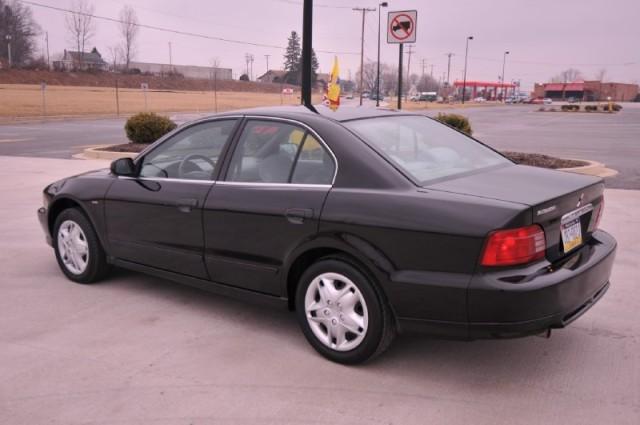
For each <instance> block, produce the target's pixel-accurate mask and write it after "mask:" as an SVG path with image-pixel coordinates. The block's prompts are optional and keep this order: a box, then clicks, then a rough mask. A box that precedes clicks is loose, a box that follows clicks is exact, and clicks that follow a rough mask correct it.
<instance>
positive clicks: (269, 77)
mask: <svg viewBox="0 0 640 425" xmlns="http://www.w3.org/2000/svg"><path fill="white" fill-rule="evenodd" d="M286 75H287V71H280V70H278V69H270V70H268V71H267V72H265V73H264V74H262V75H261V76H259V77H258V78H257V80H258V82H259V83H283V82H284V77H285V76H286Z"/></svg>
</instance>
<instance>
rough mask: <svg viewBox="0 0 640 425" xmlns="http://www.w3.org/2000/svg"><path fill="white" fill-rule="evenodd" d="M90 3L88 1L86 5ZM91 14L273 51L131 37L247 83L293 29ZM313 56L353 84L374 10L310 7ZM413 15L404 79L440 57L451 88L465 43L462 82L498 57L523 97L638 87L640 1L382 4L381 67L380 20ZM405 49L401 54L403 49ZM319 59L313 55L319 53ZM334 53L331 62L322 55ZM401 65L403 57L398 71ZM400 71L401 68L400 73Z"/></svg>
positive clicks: (387, 52)
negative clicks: (566, 87) (543, 90)
mask: <svg viewBox="0 0 640 425" xmlns="http://www.w3.org/2000/svg"><path fill="white" fill-rule="evenodd" d="M90 1H91V0H90ZM34 2H36V3H40V4H45V5H51V6H57V7H69V6H70V4H71V1H70V0H34ZM92 2H93V4H94V5H95V13H96V15H101V16H105V17H111V18H117V16H118V13H119V11H120V9H121V8H122V7H123V6H124V5H125V4H129V5H131V6H133V7H134V8H135V9H136V11H137V13H138V18H139V20H140V22H141V23H143V24H147V25H154V26H160V27H164V28H169V29H174V30H178V31H188V32H191V33H198V34H203V35H208V36H213V37H222V38H226V39H233V40H238V41H246V42H253V43H260V44H268V45H273V46H282V49H279V48H276V47H258V46H252V45H242V44H236V43H229V42H223V41H216V40H209V39H203V38H197V37H190V36H185V35H178V34H171V33H167V32H161V31H156V30H151V29H144V28H143V29H141V31H140V37H139V40H138V43H137V55H136V57H135V60H138V61H143V62H161V63H168V61H169V48H168V43H169V42H171V43H172V46H173V63H174V64H185V65H210V63H211V59H212V58H214V57H217V58H219V60H220V63H221V66H222V67H228V68H232V69H233V72H234V78H237V76H238V75H239V74H240V73H241V72H244V68H245V65H244V64H245V60H244V57H245V53H251V54H253V55H254V57H255V62H254V64H253V70H254V71H253V72H254V76H255V77H257V76H259V75H260V74H262V73H263V72H264V71H265V69H266V59H265V55H271V56H270V58H269V67H270V68H272V69H274V68H275V69H279V68H281V66H282V62H283V53H284V47H285V46H286V42H287V37H288V35H289V33H290V32H291V31H292V30H296V31H298V32H301V30H302V0H233V1H231V0H180V1H176V0H100V1H98V0H93V1H92ZM315 3H316V7H315V8H314V36H313V37H314V38H313V44H314V48H315V49H316V51H317V52H318V58H319V61H320V68H321V71H323V72H328V70H329V68H330V66H331V63H332V61H333V57H334V55H337V56H338V59H339V61H340V66H341V71H342V72H341V76H342V77H343V78H347V77H348V76H349V71H351V73H352V74H353V75H354V78H355V73H356V71H357V69H358V67H359V63H360V62H359V61H360V56H359V52H360V33H361V24H362V21H361V19H362V15H361V13H360V12H355V11H352V10H351V8H352V7H362V6H364V7H371V8H373V7H377V5H378V1H375V0H374V1H371V0H353V1H351V0H343V1H339V0H315ZM30 7H31V8H32V10H33V13H34V17H35V19H36V20H37V21H38V23H39V24H40V25H41V26H42V29H43V31H48V32H49V43H50V44H49V45H50V51H51V53H52V54H54V53H59V52H62V51H63V49H65V48H73V46H72V43H71V42H70V40H69V37H68V36H67V34H66V32H65V25H64V19H65V16H64V15H65V14H64V13H63V12H60V11H55V10H48V9H45V8H42V7H36V6H30ZM406 9H417V10H418V28H417V37H418V39H417V42H416V43H415V48H414V50H415V54H414V55H412V58H411V72H412V73H421V72H422V65H421V63H422V60H425V61H426V63H427V67H426V72H427V73H430V72H431V65H434V68H433V72H434V76H435V77H438V78H439V77H441V76H442V75H443V73H444V72H446V70H447V57H446V55H445V54H446V53H447V52H453V53H454V54H455V56H454V57H453V58H452V63H451V80H452V81H453V80H455V79H461V76H462V70H463V67H464V49H465V38H466V37H467V36H468V35H472V36H474V40H473V41H471V43H470V47H469V65H468V74H467V79H470V80H474V79H475V80H497V78H498V76H499V75H500V74H501V72H502V57H503V52H504V51H505V50H509V51H510V55H509V56H508V57H507V65H506V79H507V80H512V79H519V80H521V81H522V84H523V86H524V87H525V88H529V87H531V86H532V85H533V83H534V82H543V81H547V80H548V79H549V78H550V77H551V76H553V75H555V74H557V73H559V72H560V71H562V70H563V69H566V68H568V67H574V68H577V69H579V70H580V71H582V73H583V74H584V75H585V77H586V78H593V77H594V76H595V75H596V73H597V72H598V71H599V70H601V69H606V71H607V74H606V79H607V80H614V81H622V82H635V83H637V82H639V81H640V48H639V47H638V42H639V41H640V24H639V23H640V0H607V1H602V0H473V1H471V0H466V1H442V0H439V1H429V0H420V1H399V0H397V1H394V0H391V1H389V7H388V8H387V9H382V10H383V15H382V22H383V25H382V28H383V37H382V61H383V62H386V63H389V64H393V65H394V66H397V62H398V46H397V45H388V44H387V43H386V37H385V36H384V30H385V28H386V12H387V11H390V10H406ZM377 13H378V12H377V11H376V12H372V13H367V17H366V25H365V48H364V55H365V60H367V59H369V60H375V58H376V49H377V45H376V37H377V28H378V25H377V24H378V14H377ZM96 23H97V32H96V35H95V37H94V39H93V40H92V42H91V43H90V44H91V46H93V45H95V46H96V47H97V48H98V50H100V51H101V52H102V53H103V55H104V56H108V51H109V49H108V48H109V47H110V46H113V45H115V44H117V43H118V42H119V36H118V33H117V24H115V23H111V22H107V21H103V20H96ZM405 50H406V49H405ZM321 51H322V52H321ZM329 52H338V53H329ZM406 63H407V57H406V56H405V65H406ZM405 70H406V68H405Z"/></svg>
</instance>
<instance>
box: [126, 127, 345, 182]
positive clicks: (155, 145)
mask: <svg viewBox="0 0 640 425" xmlns="http://www.w3.org/2000/svg"><path fill="white" fill-rule="evenodd" d="M228 119H255V120H262V121H280V122H285V123H291V124H295V125H297V126H300V127H303V128H304V129H305V130H307V131H308V132H309V133H311V134H312V135H313V136H314V137H315V138H316V140H318V142H320V144H322V146H323V147H324V148H325V149H326V150H327V152H329V155H330V156H331V159H332V160H333V164H334V165H335V169H334V171H333V178H332V179H331V184H313V183H307V184H301V183H264V182H233V181H227V180H193V179H179V178H175V177H166V178H165V177H128V176H118V178H122V179H126V180H150V181H156V182H178V183H180V182H184V183H196V184H211V183H215V184H223V185H229V186H262V187H268V186H271V187H298V188H304V187H306V188H313V187H318V188H331V187H333V185H334V184H335V182H336V177H337V176H338V168H339V163H338V158H337V157H336V155H335V154H334V153H333V151H332V150H331V148H330V147H329V145H327V143H326V142H325V141H324V139H323V138H322V137H320V135H319V134H318V133H317V132H316V131H315V130H314V129H313V128H311V127H310V126H309V125H307V124H305V123H303V122H302V121H298V120H295V119H291V118H279V117H271V116H262V115H224V116H220V117H208V118H201V119H199V120H195V121H191V122H189V123H187V124H185V127H184V128H182V129H181V130H180V132H182V131H184V130H186V129H187V128H189V127H193V126H195V125H198V124H203V123H207V122H212V121H222V120H228ZM180 132H178V133H176V134H173V135H171V136H170V137H166V138H164V139H160V140H158V141H157V142H155V143H153V144H151V145H150V146H149V147H148V148H146V149H144V150H143V151H142V152H140V153H139V154H138V155H137V156H136V158H135V160H136V161H138V160H142V159H143V157H144V156H146V155H147V154H149V153H151V152H153V151H154V150H155V149H157V148H158V147H160V146H162V145H163V144H164V142H165V141H166V140H169V139H170V138H172V137H173V136H175V135H177V134H179V133H180Z"/></svg>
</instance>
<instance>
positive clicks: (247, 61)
mask: <svg viewBox="0 0 640 425" xmlns="http://www.w3.org/2000/svg"><path fill="white" fill-rule="evenodd" d="M244 61H245V64H246V69H245V74H246V75H247V78H249V80H251V78H250V77H249V62H251V55H250V54H249V53H245V54H244Z"/></svg>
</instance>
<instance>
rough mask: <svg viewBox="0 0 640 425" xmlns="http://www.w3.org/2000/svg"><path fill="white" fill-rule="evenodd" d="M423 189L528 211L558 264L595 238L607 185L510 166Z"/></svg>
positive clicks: (586, 178)
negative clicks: (539, 228) (473, 197)
mask: <svg viewBox="0 0 640 425" xmlns="http://www.w3.org/2000/svg"><path fill="white" fill-rule="evenodd" d="M560 173H562V174H560ZM425 188H426V189H430V190H438V191H446V192H454V193H461V194H466V195H470V196H478V197H483V198H490V199H496V200H501V201H508V202H515V203H519V204H523V205H526V206H528V207H530V210H531V217H532V223H533V224H539V225H540V226H542V228H543V229H544V232H545V237H546V243H547V247H546V248H547V251H546V257H547V259H548V260H549V261H555V260H557V259H560V258H561V257H563V256H564V255H566V254H568V253H569V252H572V251H573V250H575V249H577V248H578V247H580V246H582V244H584V242H586V241H587V240H588V239H589V238H590V237H591V234H592V233H593V231H594V230H595V228H594V227H595V224H596V219H597V217H598V215H599V214H600V209H601V208H602V200H603V196H602V195H603V190H604V184H603V183H602V179H600V178H597V177H593V176H585V175H581V174H575V173H567V172H560V171H554V170H548V169H542V168H537V167H528V166H524V165H510V166H506V167H501V168H498V169H492V170H488V171H484V172H480V173H475V174H472V175H466V176H463V177H459V178H452V179H448V180H445V181H440V182H436V183H433V184H427V185H426V186H425ZM563 229H564V230H563ZM563 233H564V239H563Z"/></svg>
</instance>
